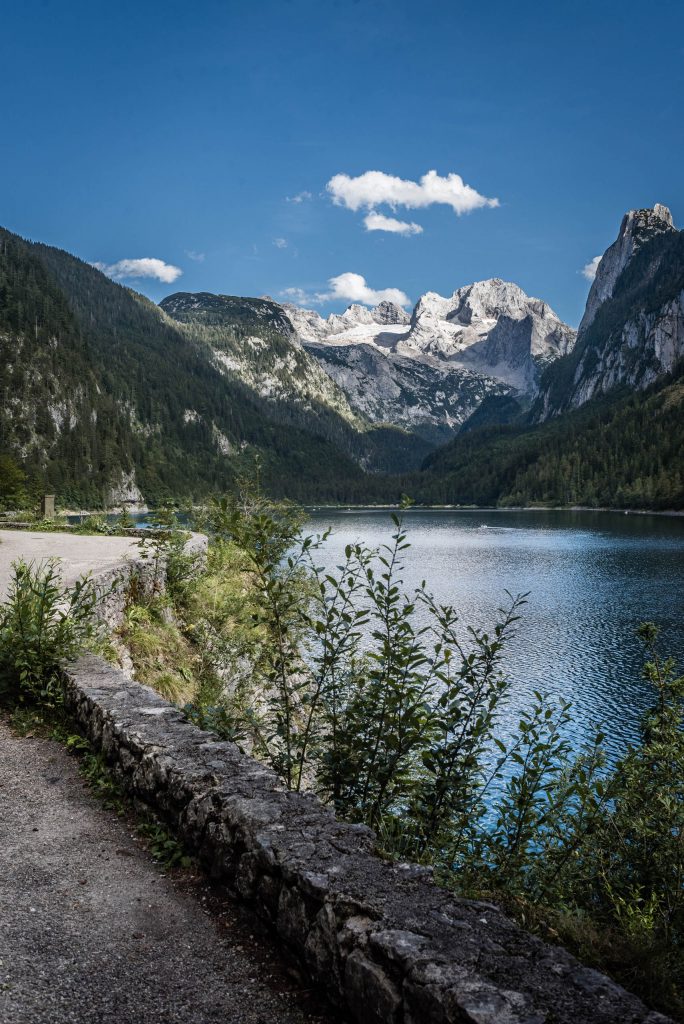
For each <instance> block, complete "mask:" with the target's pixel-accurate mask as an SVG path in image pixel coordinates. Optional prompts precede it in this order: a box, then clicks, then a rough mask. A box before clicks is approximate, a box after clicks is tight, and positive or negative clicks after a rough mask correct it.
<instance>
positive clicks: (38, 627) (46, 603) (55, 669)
mask: <svg viewBox="0 0 684 1024" xmlns="http://www.w3.org/2000/svg"><path fill="white" fill-rule="evenodd" d="M57 565H58V563H57V560H56V559H49V560H48V561H46V562H43V563H40V564H34V563H27V562H24V561H22V560H20V561H17V562H15V563H14V564H13V575H12V580H11V583H10V590H9V595H8V598H7V601H6V603H5V604H4V605H3V606H2V607H0V692H2V693H3V695H4V696H5V698H6V699H9V700H11V701H12V702H27V703H38V704H41V705H43V706H46V707H53V708H54V707H56V706H57V705H59V704H60V703H61V701H62V685H61V681H60V674H59V668H60V665H61V663H62V662H64V661H69V660H71V659H73V658H75V657H76V656H77V655H78V654H79V653H80V652H81V651H82V650H83V649H84V648H85V647H86V646H87V645H88V644H89V643H90V642H91V641H92V640H93V639H94V638H95V636H96V634H97V625H96V620H95V618H94V612H95V607H96V604H97V601H98V592H97V588H96V587H95V584H94V583H93V581H92V580H91V579H90V578H89V577H84V578H82V579H80V580H79V581H78V582H77V583H75V584H74V585H73V586H72V587H67V588H65V587H63V585H62V583H61V579H60V575H59V570H58V567H57Z"/></svg>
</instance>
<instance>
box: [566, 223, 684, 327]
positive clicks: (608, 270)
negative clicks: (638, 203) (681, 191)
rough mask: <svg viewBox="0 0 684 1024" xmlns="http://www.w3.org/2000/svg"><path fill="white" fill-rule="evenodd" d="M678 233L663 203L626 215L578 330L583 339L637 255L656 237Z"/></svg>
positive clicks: (605, 260) (607, 254)
mask: <svg viewBox="0 0 684 1024" xmlns="http://www.w3.org/2000/svg"><path fill="white" fill-rule="evenodd" d="M675 230H676V228H675V226H674V223H673V221H672V214H671V213H670V211H669V210H668V208H667V207H666V206H663V205H662V204H661V203H656V204H655V206H654V207H653V209H652V210H649V209H643V210H629V211H628V212H627V213H626V214H625V215H624V217H623V218H622V224H621V225H620V230H619V232H618V236H617V238H616V239H615V241H614V242H613V244H612V245H611V246H610V247H609V248H608V249H606V251H605V253H604V254H603V257H602V258H601V262H600V263H599V265H598V269H597V271H596V277H595V278H594V281H593V283H592V286H591V289H590V291H589V297H588V298H587V308H586V310H585V312H584V316H583V317H582V322H581V324H580V326H579V332H578V333H579V335H580V336H581V335H582V333H583V332H584V331H585V330H586V329H587V328H588V327H589V325H590V324H591V323H592V322H593V320H594V317H595V316H596V312H597V310H598V308H599V306H601V305H603V303H604V302H605V301H606V300H607V299H610V298H611V297H612V295H613V291H614V290H615V285H616V282H617V279H618V278H619V276H620V274H621V273H622V271H623V270H624V269H625V267H626V266H627V264H628V263H629V262H630V260H631V259H632V257H633V256H634V253H635V252H636V251H637V250H638V249H639V248H640V247H641V246H642V245H644V243H646V242H648V241H650V240H651V239H652V238H654V237H655V236H656V235H660V234H663V233H664V232H668V231H675Z"/></svg>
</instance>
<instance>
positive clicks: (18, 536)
mask: <svg viewBox="0 0 684 1024" xmlns="http://www.w3.org/2000/svg"><path fill="white" fill-rule="evenodd" d="M138 543H139V542H138V540H137V539H135V538H128V537H98V536H81V535H80V534H73V533H40V532H38V531H35V532H34V531H33V530H0V601H1V600H2V599H3V598H4V597H5V596H6V594H7V586H8V584H9V580H10V577H11V573H12V562H14V561H16V559H17V558H24V559H25V560H26V561H28V562H42V561H44V560H45V559H46V558H51V557H55V558H59V559H60V560H62V561H63V563H64V566H63V569H62V578H63V580H64V582H65V583H67V584H70V583H73V582H75V580H77V579H78V577H79V576H81V575H82V574H83V573H86V572H93V573H94V574H97V573H100V572H106V571H107V570H108V569H114V568H116V566H117V565H121V563H122V562H125V561H126V559H127V558H131V557H135V556H136V555H137V553H138Z"/></svg>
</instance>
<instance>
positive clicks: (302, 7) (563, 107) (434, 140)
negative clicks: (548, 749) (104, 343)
mask: <svg viewBox="0 0 684 1024" xmlns="http://www.w3.org/2000/svg"><path fill="white" fill-rule="evenodd" d="M683 77H684V7H683V6H682V5H681V3H679V2H670V0H657V2H655V3H654V2H651V3H649V4H645V3H633V2H629V0H627V2H624V0H623V2H612V0H611V2H602V0H594V2H591V3H590V2H585V0H577V2H561V3H558V4H549V3H541V2H540V3H536V2H535V3H525V2H520V3H517V4H513V3H504V2H499V0H490V2H488V3H477V4H476V3H467V4H465V3H459V2H457V0H450V2H444V3H443V2H441V0H423V2H422V3H415V2H413V3H408V2H405V0H392V2H390V0H362V2H349V0H317V2H314V0H279V2H259V0H254V2H252V3H247V2H225V0H224V2H214V0H196V2H195V3H193V4H191V3H180V2H177V0H166V2H164V3H161V2H157V0H138V2H136V3H133V2H130V0H119V2H118V3H116V4H112V3H103V2H101V0H89V2H81V0H43V2H40V3H38V2H35V0H22V3H15V4H10V3H5V4H4V5H3V14H2V29H1V31H0V79H1V80H2V96H3V104H2V113H1V115H0V116H1V118H2V132H1V135H0V137H1V139H2V142H1V144H0V223H2V224H3V225H4V226H6V227H8V228H10V229H11V230H13V231H17V232H18V233H20V234H22V235H24V236H25V237H29V238H33V239H37V240H41V241H46V242H48V243H50V244H53V245H57V246H60V247H62V248H65V249H68V250H70V251H71V252H74V253H76V254H77V255H78V256H80V257H82V258H83V259H86V260H89V261H92V262H95V261H97V262H100V263H102V264H104V265H107V266H115V265H118V272H119V273H120V274H124V273H128V272H131V271H139V270H140V269H141V265H140V264H124V265H121V263H120V261H122V260H139V259H142V258H150V259H154V260H160V261H163V263H164V264H168V265H171V266H173V267H177V268H179V269H181V270H182V271H183V273H182V275H181V276H179V277H177V279H176V280H174V281H170V280H167V281H160V280H157V279H156V278H154V277H147V278H133V277H129V278H126V283H129V284H130V285H131V286H132V287H135V288H138V289H139V290H140V291H144V292H145V293H146V294H148V295H150V296H151V297H152V298H154V299H157V300H158V299H160V298H162V297H163V296H164V295H167V294H169V293H170V292H172V291H176V290H188V291H200V290H207V291H217V292H224V293H229V294H243V295H260V294H264V293H268V294H270V295H273V296H274V297H279V296H281V295H282V294H283V293H284V292H285V291H286V290H288V289H300V290H301V292H302V293H304V294H305V295H307V296H314V297H315V296H319V302H320V303H321V305H320V307H319V308H321V310H322V311H323V312H325V311H327V310H329V309H340V308H343V307H344V305H345V304H346V302H345V299H344V294H343V293H345V292H354V291H355V290H356V291H358V288H359V283H358V279H353V280H352V282H351V284H352V287H351V288H349V287H348V286H349V283H350V279H347V278H344V279H342V283H341V284H340V283H339V282H338V284H337V285H334V284H333V285H330V284H329V282H330V280H331V279H334V278H339V277H340V275H343V274H354V275H360V276H361V277H362V278H363V279H364V281H365V287H366V288H368V289H370V290H375V291H383V290H385V289H390V288H391V289H398V290H400V291H401V292H403V293H404V294H405V295H406V296H407V297H409V298H410V299H411V300H413V301H415V300H416V299H417V298H418V296H419V295H420V294H421V293H422V292H425V291H428V290H434V291H438V292H441V293H442V294H449V293H450V292H452V291H453V290H454V289H455V288H457V287H460V286H462V285H464V284H468V283H470V282H471V281H474V280H479V279H482V278H486V277H495V276H496V277H503V278H506V279H510V280H514V281H516V282H517V283H518V284H520V285H521V286H522V287H523V288H524V289H525V290H526V291H527V292H529V293H530V294H532V295H536V296H539V297H541V298H543V299H545V300H547V301H548V302H549V303H550V304H551V305H552V306H553V307H554V308H555V309H556V311H557V312H558V314H559V315H560V316H562V317H563V318H564V319H566V320H567V321H568V322H570V323H573V324H576V323H577V321H578V320H579V318H580V316H581V313H582V309H583V306H584V301H585V298H586V293H587V289H588V281H587V280H586V279H585V277H584V276H583V275H582V273H581V269H582V267H583V266H584V265H585V264H586V263H588V262H589V261H590V260H591V259H592V257H594V256H596V255H597V254H599V253H601V252H602V251H603V250H604V249H605V247H606V246H607V245H608V244H609V243H610V242H611V241H612V240H613V238H614V237H615V235H616V232H617V229H618V226H619V223H620V219H621V217H622V215H623V213H624V212H625V210H627V209H628V208H630V207H636V206H652V205H653V203H655V202H662V203H664V204H666V205H668V206H670V208H671V209H672V211H673V214H674V217H675V222H676V223H678V224H679V225H680V226H681V224H682V222H683V221H684V174H682V165H683V164H684V132H683V131H682V123H683V117H682V99H683V89H682V80H683ZM430 170H435V171H436V172H437V175H438V176H439V178H440V179H441V178H447V176H448V175H450V174H452V175H459V176H460V177H461V178H462V179H463V182H464V183H466V184H467V185H469V186H471V187H472V189H474V190H475V192H476V193H477V195H479V196H481V197H486V198H488V199H494V198H496V199H498V201H499V205H498V206H491V205H490V206H480V207H479V208H475V209H472V211H471V212H468V213H463V214H462V215H460V216H458V215H457V214H456V213H455V212H454V209H453V208H452V206H451V205H448V204H446V203H436V202H430V200H431V198H433V197H434V195H435V194H436V193H438V192H439V191H440V189H441V190H442V192H443V191H444V188H445V187H446V188H447V189H448V188H449V185H448V182H447V185H446V186H445V185H444V183H440V181H439V180H437V182H436V186H435V187H434V188H425V187H424V188H423V189H422V190H421V189H420V188H419V183H420V180H421V179H422V178H423V176H424V175H425V174H426V173H427V172H428V171H430ZM369 171H378V172H381V175H383V176H387V178H386V179H385V178H384V177H383V178H381V179H380V180H379V183H378V181H376V182H375V186H374V187H373V188H371V187H370V185H369V186H368V187H366V185H364V182H365V183H366V184H368V182H367V179H362V181H361V183H360V184H359V183H358V182H356V183H355V182H354V181H352V184H351V185H348V184H344V182H345V181H346V179H338V181H339V180H342V181H343V186H344V187H342V189H341V192H340V193H339V194H338V196H337V198H338V203H337V204H335V202H334V201H333V198H334V197H333V196H332V195H331V194H330V192H329V191H327V190H326V185H327V183H328V182H330V181H331V179H333V178H334V177H335V176H336V175H346V176H348V178H351V179H357V178H359V177H360V176H362V175H364V174H366V172H369ZM395 178H398V179H401V180H402V181H404V182H414V183H416V184H415V185H414V186H413V187H411V186H405V185H404V186H402V185H401V184H399V185H397V184H396V182H393V181H392V179H395ZM451 182H452V185H451V187H452V189H453V188H455V189H456V191H458V183H456V186H454V179H451ZM407 189H408V192H407V191H406V190H407ZM416 190H417V191H416ZM407 194H408V195H409V198H411V197H414V198H415V197H416V196H417V197H418V200H419V202H420V204H428V203H429V205H418V206H401V205H398V206H395V207H394V208H393V207H392V206H390V205H388V203H387V202H385V201H384V200H383V197H386V196H389V197H392V196H394V197H396V196H397V195H402V196H405V195H407ZM450 194H455V192H452V193H450ZM350 195H353V196H355V197H356V199H355V200H354V201H355V202H356V201H357V200H359V197H361V199H362V200H363V202H364V203H365V204H366V205H361V206H359V207H358V208H357V209H356V210H353V209H350V208H349V201H350V200H349V196H350ZM288 197H289V200H290V201H288ZM293 197H299V198H301V201H300V202H293V201H291V200H292V199H293ZM345 197H346V198H345ZM412 201H413V199H412ZM345 202H346V203H347V205H345ZM373 203H374V204H375V205H370V204H373ZM369 213H375V214H379V215H381V217H389V218H393V219H394V220H395V221H397V220H398V221H401V222H404V223H407V224H417V225H418V226H419V227H420V228H421V229H422V231H421V232H420V233H417V232H416V229H412V230H413V231H414V232H416V233H412V234H398V233H391V232H388V231H384V230H373V231H369V230H367V229H366V227H365V224H364V219H365V218H366V217H367V216H368V214H369ZM381 223H383V222H381ZM147 269H148V271H151V272H157V271H158V270H159V267H158V265H156V264H153V265H152V266H151V267H150V266H149V265H148V267H147ZM116 272H117V271H116V270H114V271H112V273H116ZM161 273H162V274H163V275H165V276H166V277H167V278H168V277H169V276H171V274H172V272H170V271H168V270H166V271H165V270H164V269H163V268H162V271H161ZM330 295H333V296H335V297H334V298H324V299H321V298H320V296H330ZM350 297H351V295H350Z"/></svg>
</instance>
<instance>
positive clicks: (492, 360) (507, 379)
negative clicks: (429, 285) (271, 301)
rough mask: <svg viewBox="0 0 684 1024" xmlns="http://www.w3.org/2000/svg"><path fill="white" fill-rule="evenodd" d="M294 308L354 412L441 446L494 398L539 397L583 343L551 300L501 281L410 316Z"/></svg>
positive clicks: (436, 301) (383, 307) (383, 309)
mask: <svg viewBox="0 0 684 1024" xmlns="http://www.w3.org/2000/svg"><path fill="white" fill-rule="evenodd" d="M285 309H286V311H287V314H288V316H289V317H290V320H291V321H292V323H293V325H294V328H295V330H296V331H297V333H298V334H299V337H300V338H301V339H302V341H303V343H304V346H305V347H306V348H307V349H308V350H309V351H310V352H311V353H312V355H314V356H315V357H316V359H317V360H318V362H319V363H320V364H321V365H322V366H323V368H324V369H325V371H326V373H327V374H328V375H329V376H330V377H331V378H332V379H333V380H334V381H335V382H336V383H337V384H338V385H339V387H340V388H341V389H342V391H343V392H344V393H345V394H346V396H347V398H348V400H349V403H350V405H351V406H352V408H353V409H355V410H357V411H358V412H360V413H362V414H363V415H364V416H366V417H368V419H370V420H371V422H374V423H380V422H384V423H392V424H397V425H401V426H404V427H406V428H408V429H410V430H414V431H416V432H418V433H420V434H421V435H422V436H423V437H425V438H429V439H430V440H434V441H435V442H439V441H444V440H448V438H449V437H451V436H453V434H454V433H455V432H456V431H457V430H458V429H459V427H460V425H461V424H462V423H463V422H464V421H465V420H466V419H468V417H469V416H470V415H471V414H472V413H473V412H474V410H475V409H476V408H477V407H478V406H479V404H480V403H481V402H482V401H483V399H484V398H486V397H487V396H488V395H499V394H506V393H516V394H521V395H523V396H534V395H535V394H536V391H537V386H538V381H539V378H540V374H541V371H542V370H543V368H544V367H545V366H546V365H548V363H550V362H552V361H553V360H555V359H558V358H559V357H560V356H562V355H564V354H565V353H567V352H568V351H570V350H571V348H572V346H573V344H574V340H575V332H574V331H573V330H572V328H571V327H568V326H567V324H564V323H562V321H561V320H559V318H558V317H557V316H556V314H555V313H554V312H553V310H552V309H551V308H550V307H549V306H548V305H547V304H546V303H545V302H542V301H541V300H539V299H532V298H530V297H529V296H528V295H526V294H525V292H523V290H522V289H521V288H519V287H518V286H517V285H515V284H511V283H510V282H507V281H500V280H498V279H492V280H489V281H479V282H477V283H476V284H472V285H468V286H467V287H465V288H460V289H458V291H455V292H454V293H453V295H451V296H450V297H448V298H446V297H444V296H442V295H438V294H437V293H436V292H427V293H426V294H425V295H423V296H422V297H421V298H420V300H419V301H418V303H417V304H416V307H415V309H414V310H413V313H412V315H411V316H410V317H409V316H408V314H407V313H406V312H405V311H404V310H403V309H401V308H400V307H399V306H396V305H394V304H393V303H390V302H381V303H380V305H378V306H376V307H375V309H372V310H369V309H367V308H366V307H365V306H359V305H351V306H349V308H348V309H347V310H345V312H344V313H342V314H341V315H337V314H333V315H331V316H329V317H328V319H327V320H324V319H323V318H322V317H321V316H320V315H319V314H318V313H315V312H313V311H311V310H302V309H299V308H298V307H296V306H292V305H288V306H286V307H285Z"/></svg>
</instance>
